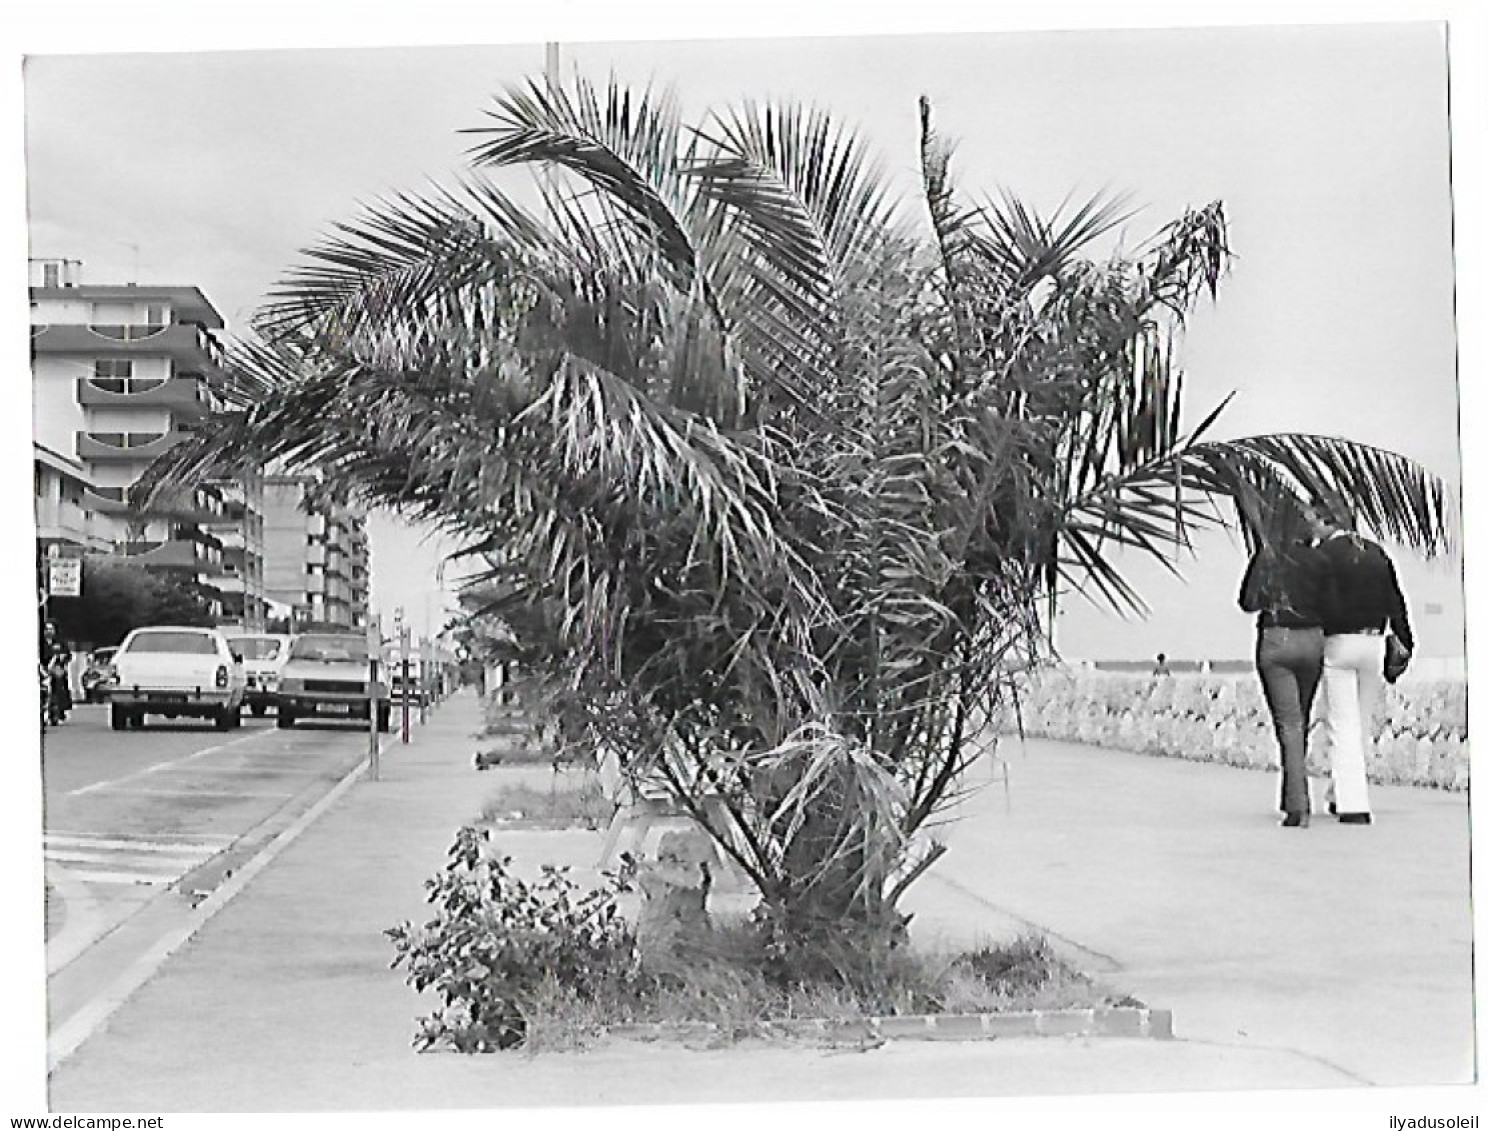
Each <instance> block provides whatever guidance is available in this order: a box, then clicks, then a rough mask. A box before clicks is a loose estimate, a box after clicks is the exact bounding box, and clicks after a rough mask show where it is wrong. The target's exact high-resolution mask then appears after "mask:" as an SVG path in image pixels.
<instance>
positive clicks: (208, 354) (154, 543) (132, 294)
mask: <svg viewBox="0 0 1488 1131" xmlns="http://www.w3.org/2000/svg"><path fill="white" fill-rule="evenodd" d="M81 268H82V265H81V264H80V263H79V262H78V261H76V260H59V259H43V260H33V261H32V262H31V280H30V281H31V291H30V295H31V355H32V370H33V388H34V391H35V422H34V423H35V451H34V453H33V454H34V467H35V492H36V515H37V540H38V547H37V548H38V554H39V555H40V556H45V555H47V554H61V555H63V556H83V555H86V554H107V555H109V556H110V557H113V558H118V559H127V560H128V561H130V562H131V563H133V564H137V565H140V566H143V567H145V568H148V569H150V570H152V571H159V572H162V573H165V574H167V575H169V576H171V577H173V578H174V579H176V580H178V581H180V582H182V583H184V584H185V585H186V586H187V587H189V588H191V589H193V590H195V591H196V592H197V593H198V595H200V596H201V597H202V599H203V600H204V601H205V602H206V603H207V605H208V607H209V608H210V609H211V610H212V613H213V615H214V616H216V617H217V618H219V620H221V621H223V622H224V623H227V622H236V623H241V624H244V625H247V626H249V627H259V626H261V625H262V624H263V623H264V618H265V614H266V611H267V606H266V603H265V599H264V587H263V583H264V575H263V568H264V566H263V563H264V543H263V537H264V525H263V518H262V512H261V490H262V488H261V484H260V483H259V481H258V480H257V478H253V479H249V480H244V481H234V482H204V483H192V484H182V485H180V486H179V487H177V488H175V489H174V490H171V491H169V492H167V493H166V494H165V495H164V496H163V497H162V498H161V499H159V500H158V501H157V502H156V503H155V504H154V505H153V506H151V507H150V509H149V510H147V511H137V510H133V509H131V507H130V506H129V503H128V499H127V492H128V490H129V488H130V487H131V486H132V485H133V484H134V483H135V481H136V480H138V479H139V477H140V475H141V473H142V472H143V471H144V470H145V468H146V467H148V466H149V465H150V463H151V462H152V461H153V460H154V459H155V458H156V457H158V456H159V455H161V454H162V453H164V452H166V451H168V450H169V449H170V448H171V447H173V446H174V445H175V444H177V443H179V442H180V441H181V439H182V437H183V436H185V435H186V434H187V433H188V432H189V431H190V430H191V429H192V428H194V427H196V426H197V424H198V423H199V422H200V421H201V419H202V417H203V416H204V415H205V414H206V413H207V412H208V411H209V410H210V408H211V406H212V394H211V391H210V389H209V387H208V377H209V375H211V374H213V373H214V372H215V371H216V370H217V368H218V366H219V349H218V345H217V342H216V340H215V339H214V338H213V332H214V331H217V330H220V329H222V326H223V320H222V316H221V315H220V314H219V313H218V312H217V310H216V308H214V307H213V306H212V304H211V303H210V302H209V301H208V300H207V299H206V297H205V296H204V295H203V294H202V293H201V291H199V290H198V289H196V288H195V287H189V286H154V285H148V286H145V285H142V286H135V285H101V284H88V283H84V282H83V280H82V277H81V276H82V270H81Z"/></svg>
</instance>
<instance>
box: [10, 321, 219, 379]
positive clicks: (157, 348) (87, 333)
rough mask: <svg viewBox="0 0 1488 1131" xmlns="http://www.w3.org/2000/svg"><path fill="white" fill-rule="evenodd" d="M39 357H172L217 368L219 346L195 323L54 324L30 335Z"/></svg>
mask: <svg viewBox="0 0 1488 1131" xmlns="http://www.w3.org/2000/svg"><path fill="white" fill-rule="evenodd" d="M31 349H32V351H33V352H34V353H35V354H36V355H37V356H38V357H40V356H66V355H79V354H81V355H85V356H87V357H162V356H164V357H169V358H171V359H173V360H175V361H178V362H181V363H182V364H183V365H186V366H189V367H191V368H193V369H198V370H199V369H204V368H206V367H209V366H216V365H217V363H218V361H217V359H218V355H219V353H220V350H219V347H218V345H217V343H216V342H215V341H214V340H213V339H212V338H211V337H210V336H209V335H208V334H207V332H206V331H205V330H203V329H202V328H201V327H200V326H197V325H195V324H194V323H189V322H186V323H176V324H173V325H170V326H80V325H76V324H68V325H51V326H47V327H45V328H43V329H42V330H41V331H40V332H38V333H33V334H32V335H31Z"/></svg>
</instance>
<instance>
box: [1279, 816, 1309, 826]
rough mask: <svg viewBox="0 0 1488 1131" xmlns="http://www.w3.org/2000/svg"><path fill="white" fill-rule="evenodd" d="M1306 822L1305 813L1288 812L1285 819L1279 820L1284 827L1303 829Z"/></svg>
mask: <svg viewBox="0 0 1488 1131" xmlns="http://www.w3.org/2000/svg"><path fill="white" fill-rule="evenodd" d="M1307 823H1308V815H1307V814H1306V813H1288V814H1287V815H1286V819H1285V820H1283V821H1282V822H1281V827H1282V828H1284V829H1305V828H1306V827H1307Z"/></svg>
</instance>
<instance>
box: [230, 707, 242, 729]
mask: <svg viewBox="0 0 1488 1131" xmlns="http://www.w3.org/2000/svg"><path fill="white" fill-rule="evenodd" d="M229 717H230V718H231V719H232V728H233V730H237V729H238V728H239V727H240V726H242V725H243V708H242V707H234V708H233V709H232V712H231V714H230V716H229Z"/></svg>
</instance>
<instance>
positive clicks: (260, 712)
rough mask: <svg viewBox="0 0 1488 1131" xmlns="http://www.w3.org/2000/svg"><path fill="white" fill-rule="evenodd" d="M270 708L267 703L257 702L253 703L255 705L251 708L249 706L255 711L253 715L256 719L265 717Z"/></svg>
mask: <svg viewBox="0 0 1488 1131" xmlns="http://www.w3.org/2000/svg"><path fill="white" fill-rule="evenodd" d="M268 709H269V707H268V704H266V703H255V704H253V706H252V707H251V708H249V710H251V711H252V712H253V717H254V718H255V719H261V718H263V717H264V713H265V712H266V711H268Z"/></svg>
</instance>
